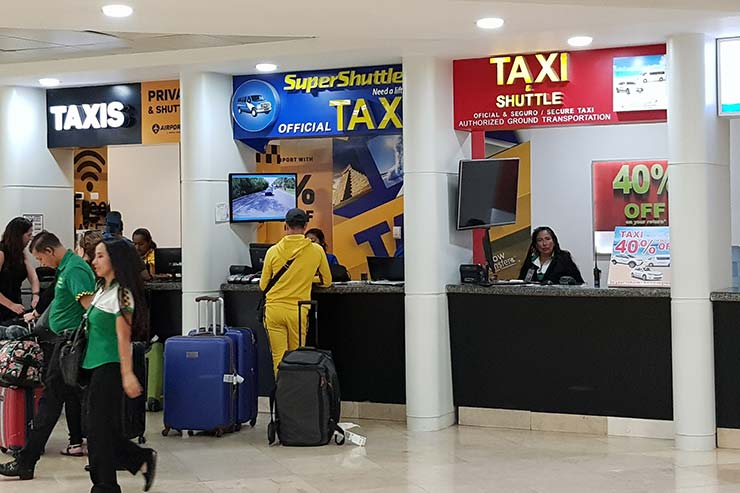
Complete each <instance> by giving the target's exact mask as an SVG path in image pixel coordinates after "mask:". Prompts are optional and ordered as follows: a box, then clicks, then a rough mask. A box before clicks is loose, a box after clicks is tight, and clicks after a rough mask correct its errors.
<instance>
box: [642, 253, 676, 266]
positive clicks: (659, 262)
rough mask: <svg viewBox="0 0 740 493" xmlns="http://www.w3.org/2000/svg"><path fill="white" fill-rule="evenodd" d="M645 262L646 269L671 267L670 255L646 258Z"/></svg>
mask: <svg viewBox="0 0 740 493" xmlns="http://www.w3.org/2000/svg"><path fill="white" fill-rule="evenodd" d="M645 262H646V263H647V264H648V267H670V266H671V256H670V255H655V256H653V257H650V258H648V259H647V260H646V261H645Z"/></svg>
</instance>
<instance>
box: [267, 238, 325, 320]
mask: <svg viewBox="0 0 740 493" xmlns="http://www.w3.org/2000/svg"><path fill="white" fill-rule="evenodd" d="M292 258H293V259H295V260H294V261H293V263H292V264H291V265H290V268H289V269H288V270H287V271H286V272H285V274H283V277H281V278H280V280H279V281H278V282H277V284H275V286H273V287H272V289H270V291H269V292H268V293H267V303H269V304H281V305H286V306H290V307H291V308H293V307H296V305H297V304H298V302H299V301H302V300H310V299H311V286H312V284H313V283H314V282H316V283H317V284H319V285H320V286H323V287H329V286H331V271H330V270H329V262H328V261H327V260H326V254H325V253H324V249H323V248H321V246H320V245H317V244H315V243H312V242H311V240H309V239H308V238H305V237H304V236H303V235H287V236H285V237H283V239H282V240H280V242H279V243H277V244H276V245H273V246H272V247H270V249H269V250H267V255H265V265H264V267H262V277H261V278H260V289H261V290H262V291H264V290H265V288H266V287H267V284H268V283H269V282H270V279H272V277H273V276H274V275H275V274H277V273H278V271H279V270H280V269H282V267H283V266H284V265H285V263H286V262H287V261H288V260H290V259H292ZM317 274H318V279H317V278H316V276H317Z"/></svg>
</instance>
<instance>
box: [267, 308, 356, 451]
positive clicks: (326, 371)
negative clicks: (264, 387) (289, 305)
mask: <svg viewBox="0 0 740 493" xmlns="http://www.w3.org/2000/svg"><path fill="white" fill-rule="evenodd" d="M304 305H310V306H312V307H313V308H314V310H313V312H314V321H315V322H316V323H315V335H316V343H317V345H318V340H319V336H318V323H317V322H318V317H317V310H316V308H317V306H318V305H317V303H316V301H301V302H299V303H298V336H299V338H301V337H302V336H301V333H302V327H301V325H302V324H301V321H302V317H301V307H302V306H304ZM340 412H341V394H340V391H339V379H338V378H337V371H336V368H335V367H334V360H333V359H332V355H331V351H327V350H323V349H316V348H312V347H301V348H298V349H296V350H295V351H290V352H287V353H285V356H284V357H283V360H282V361H281V362H280V364H279V365H278V374H277V378H276V381H275V389H274V391H273V394H272V395H271V396H270V424H269V425H268V427H267V438H268V441H269V443H270V444H273V443H275V440H276V438H277V439H279V440H280V443H281V444H282V445H287V446H294V447H310V446H317V445H326V444H327V443H329V442H330V441H331V439H332V437H335V442H336V444H337V445H342V444H343V443H344V431H343V430H342V429H341V428H340V427H339V416H340Z"/></svg>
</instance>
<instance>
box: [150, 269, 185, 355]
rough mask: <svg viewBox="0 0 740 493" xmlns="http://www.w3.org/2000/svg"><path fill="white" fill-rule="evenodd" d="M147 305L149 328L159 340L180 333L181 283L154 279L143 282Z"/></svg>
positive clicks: (152, 334)
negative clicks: (154, 280)
mask: <svg viewBox="0 0 740 493" xmlns="http://www.w3.org/2000/svg"><path fill="white" fill-rule="evenodd" d="M144 290H145V295H146V298H147V304H148V305H149V329H150V334H151V336H152V337H154V336H155V335H156V336H158V337H159V339H160V340H161V341H164V340H165V339H167V338H168V337H172V336H179V335H182V283H181V282H168V281H156V282H147V283H144Z"/></svg>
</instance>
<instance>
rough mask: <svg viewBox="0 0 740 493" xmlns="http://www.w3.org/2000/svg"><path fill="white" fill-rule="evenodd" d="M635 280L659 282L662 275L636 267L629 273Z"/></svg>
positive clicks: (647, 268) (648, 269) (645, 268)
mask: <svg viewBox="0 0 740 493" xmlns="http://www.w3.org/2000/svg"><path fill="white" fill-rule="evenodd" d="M630 275H631V276H632V277H634V278H635V279H642V280H643V281H660V280H661V279H663V273H662V272H657V271H654V270H650V267H637V268H635V269H632V272H631V273H630Z"/></svg>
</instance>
